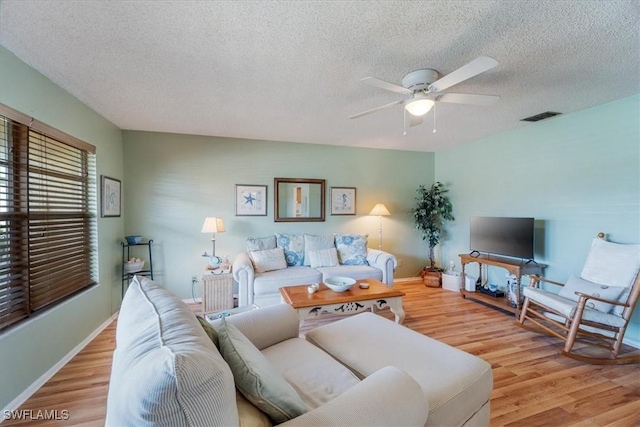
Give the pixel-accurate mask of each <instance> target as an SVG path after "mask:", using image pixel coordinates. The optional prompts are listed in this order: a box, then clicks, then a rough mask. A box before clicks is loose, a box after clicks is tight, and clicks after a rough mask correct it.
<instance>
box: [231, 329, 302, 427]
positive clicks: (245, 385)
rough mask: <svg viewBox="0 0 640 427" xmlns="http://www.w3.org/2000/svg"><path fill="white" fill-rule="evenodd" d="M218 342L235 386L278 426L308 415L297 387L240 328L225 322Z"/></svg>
mask: <svg viewBox="0 0 640 427" xmlns="http://www.w3.org/2000/svg"><path fill="white" fill-rule="evenodd" d="M218 339H219V341H220V353H222V357H224V360H225V361H226V362H227V364H228V365H229V367H230V368H231V372H232V373H233V377H234V379H235V382H236V387H237V388H238V390H240V392H241V393H242V394H243V395H244V396H245V397H246V398H247V400H249V401H250V402H251V403H253V404H254V405H255V406H257V407H258V408H260V410H262V412H264V413H266V414H267V415H269V417H271V419H272V420H273V421H274V422H276V423H278V424H279V423H283V422H285V421H287V420H290V419H293V418H295V417H297V416H300V415H302V414H304V413H305V412H307V408H306V407H305V405H304V403H303V402H302V399H300V396H299V395H298V393H297V392H296V391H295V390H294V388H293V387H292V386H291V385H290V384H289V383H288V382H287V380H285V379H284V377H283V376H282V375H281V374H280V373H279V372H278V371H277V370H276V369H275V368H274V367H273V366H272V365H271V364H270V363H269V361H268V360H267V358H266V357H264V355H263V354H262V353H260V350H258V349H257V348H256V346H255V345H253V343H252V342H251V341H249V339H248V338H247V337H245V336H244V335H243V334H242V332H240V331H239V330H238V328H236V327H235V326H233V325H232V324H230V323H227V322H226V321H225V320H224V319H223V321H222V324H221V325H220V327H219V328H218Z"/></svg>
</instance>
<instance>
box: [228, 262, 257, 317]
mask: <svg viewBox="0 0 640 427" xmlns="http://www.w3.org/2000/svg"><path fill="white" fill-rule="evenodd" d="M231 271H232V272H233V278H234V279H235V281H236V282H238V305H239V306H243V305H251V304H253V277H254V272H253V264H252V263H251V258H249V254H248V253H247V252H240V253H239V254H238V255H236V257H235V258H234V260H233V266H232V267H231Z"/></svg>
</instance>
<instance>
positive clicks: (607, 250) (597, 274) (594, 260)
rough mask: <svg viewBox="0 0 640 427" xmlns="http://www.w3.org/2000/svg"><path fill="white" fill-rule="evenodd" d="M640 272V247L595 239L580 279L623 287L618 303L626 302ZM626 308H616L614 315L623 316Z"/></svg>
mask: <svg viewBox="0 0 640 427" xmlns="http://www.w3.org/2000/svg"><path fill="white" fill-rule="evenodd" d="M639 270H640V245H624V244H620V243H611V242H607V241H606V240H604V239H593V242H592V244H591V250H590V251H589V255H587V261H586V262H585V264H584V268H583V269H582V273H581V274H580V277H581V278H582V279H585V280H588V281H590V282H594V283H597V284H599V285H609V286H622V287H625V288H629V289H627V290H626V291H624V292H623V293H622V294H621V295H620V297H619V299H618V301H621V302H626V301H627V299H628V298H629V293H630V291H631V285H632V284H633V282H634V280H635V278H636V276H637V275H638V271H639ZM623 310H624V307H622V306H614V308H613V314H617V315H618V316H622V312H623Z"/></svg>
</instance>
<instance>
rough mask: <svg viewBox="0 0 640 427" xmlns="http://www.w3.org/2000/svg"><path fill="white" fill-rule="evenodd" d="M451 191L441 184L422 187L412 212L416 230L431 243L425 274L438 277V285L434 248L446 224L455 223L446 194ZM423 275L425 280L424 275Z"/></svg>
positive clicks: (438, 275)
mask: <svg viewBox="0 0 640 427" xmlns="http://www.w3.org/2000/svg"><path fill="white" fill-rule="evenodd" d="M448 191H449V190H447V189H445V188H444V185H442V183H441V182H435V183H434V184H433V185H432V186H431V188H428V189H427V188H426V187H425V186H424V185H421V186H420V187H418V189H417V190H416V193H417V196H416V198H415V199H416V202H417V203H416V207H415V208H414V209H412V210H411V213H412V214H413V218H414V220H415V223H416V229H417V230H420V231H421V232H422V240H427V241H428V243H429V262H430V266H429V267H428V268H425V270H423V271H424V273H425V274H426V275H431V276H434V277H437V283H438V284H437V285H436V286H439V284H440V273H441V271H440V270H438V269H437V268H436V261H435V255H434V250H433V249H434V248H435V247H436V245H438V244H439V243H440V239H441V238H442V237H443V233H444V223H445V222H446V221H453V220H454V217H453V214H452V211H453V207H452V206H451V202H450V201H449V198H448V197H447V195H446V193H447V192H448ZM429 273H435V274H429ZM425 274H423V278H424V275H425Z"/></svg>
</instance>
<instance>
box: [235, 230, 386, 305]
mask: <svg viewBox="0 0 640 427" xmlns="http://www.w3.org/2000/svg"><path fill="white" fill-rule="evenodd" d="M305 236H308V235H305ZM316 237H320V236H316ZM263 239H264V238H263ZM273 242H274V244H275V237H274V240H273ZM365 249H366V263H367V264H368V265H344V264H340V265H337V266H331V267H316V268H312V267H311V266H307V265H300V266H289V267H287V268H283V269H278V270H272V271H266V272H256V269H255V266H254V264H253V263H252V260H251V256H250V251H247V252H241V253H239V254H238V255H237V256H236V257H235V259H234V261H233V266H232V271H233V278H234V279H235V281H236V282H237V283H238V305H239V306H243V305H251V304H256V305H258V306H259V307H266V306H269V305H273V304H278V303H280V301H281V299H280V291H279V289H280V288H281V287H283V286H293V285H310V284H313V283H322V282H323V281H324V280H325V279H327V278H329V277H336V276H344V277H350V278H352V279H356V280H358V279H377V280H380V281H381V282H382V283H384V284H386V285H387V286H393V273H394V270H395V268H396V266H397V264H398V261H397V259H396V257H395V256H393V255H391V254H390V253H388V252H384V251H380V250H377V249H370V248H365Z"/></svg>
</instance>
